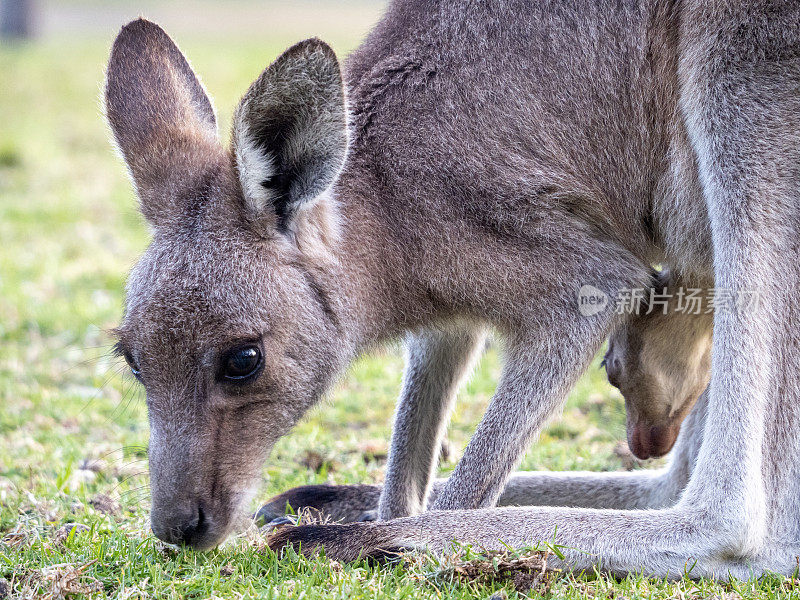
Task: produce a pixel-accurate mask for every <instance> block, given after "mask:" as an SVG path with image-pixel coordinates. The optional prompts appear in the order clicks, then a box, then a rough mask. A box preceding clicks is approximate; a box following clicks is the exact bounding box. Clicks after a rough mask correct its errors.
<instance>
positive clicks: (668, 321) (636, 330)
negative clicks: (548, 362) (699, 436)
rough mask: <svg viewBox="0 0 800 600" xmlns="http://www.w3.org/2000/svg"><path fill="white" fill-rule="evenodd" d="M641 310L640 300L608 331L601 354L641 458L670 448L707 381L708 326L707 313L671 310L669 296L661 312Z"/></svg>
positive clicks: (710, 325)
mask: <svg viewBox="0 0 800 600" xmlns="http://www.w3.org/2000/svg"><path fill="white" fill-rule="evenodd" d="M662 284H663V285H657V286H656V287H657V289H658V290H659V291H660V290H661V289H662V288H663V287H666V285H667V282H662ZM672 291H674V290H672ZM667 293H671V292H670V288H668V289H667ZM646 313H647V307H646V306H645V307H644V308H643V309H642V310H641V311H640V314H638V315H632V316H631V318H630V319H629V320H628V322H626V323H625V324H624V325H622V326H621V327H620V328H619V329H618V330H617V331H615V332H614V333H613V334H612V335H611V337H610V338H609V341H608V352H607V353H606V356H605V358H604V360H603V363H604V365H605V367H606V372H607V374H608V380H609V382H610V383H611V384H612V385H613V386H615V387H616V388H618V389H619V390H620V392H622V395H623V396H624V397H625V410H626V413H627V422H628V425H627V434H628V446H629V447H630V449H631V452H633V454H634V455H635V456H637V457H638V458H641V459H646V458H652V457H660V456H664V455H665V454H666V453H667V452H669V451H670V450H671V449H672V446H673V445H674V444H675V440H676V439H677V437H678V433H680V427H681V423H682V421H683V419H684V418H685V417H686V415H688V414H689V411H691V409H692V407H693V406H694V404H695V402H697V399H698V398H699V397H700V395H701V394H702V393H703V391H704V390H705V388H706V386H707V385H708V381H709V378H710V374H711V337H712V328H713V323H712V317H711V315H706V314H701V315H693V314H686V313H681V312H676V310H675V305H674V303H672V302H670V305H669V307H668V310H667V314H664V313H663V311H662V310H660V309H659V308H656V309H655V310H653V312H651V313H650V314H646Z"/></svg>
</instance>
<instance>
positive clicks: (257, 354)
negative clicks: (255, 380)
mask: <svg viewBox="0 0 800 600" xmlns="http://www.w3.org/2000/svg"><path fill="white" fill-rule="evenodd" d="M262 362H263V361H262V358H261V349H260V348H259V347H258V346H256V345H254V344H250V345H247V346H239V347H238V348H234V349H233V350H231V351H230V352H228V353H227V354H226V355H225V356H224V357H223V358H222V365H221V366H222V370H221V372H222V377H223V378H224V379H227V380H230V381H237V382H243V381H245V380H247V379H250V378H252V377H254V376H255V375H256V374H257V373H258V371H259V370H260V369H261V364H262Z"/></svg>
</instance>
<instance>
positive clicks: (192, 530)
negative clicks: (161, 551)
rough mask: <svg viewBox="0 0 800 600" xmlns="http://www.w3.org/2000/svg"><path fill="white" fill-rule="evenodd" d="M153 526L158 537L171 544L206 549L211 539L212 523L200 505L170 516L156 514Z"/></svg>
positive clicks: (152, 522) (152, 520) (153, 517)
mask: <svg viewBox="0 0 800 600" xmlns="http://www.w3.org/2000/svg"><path fill="white" fill-rule="evenodd" d="M151 526H152V529H153V533H155V534H156V537H158V538H159V539H161V540H163V541H165V542H167V543H170V544H186V545H188V546H195V547H198V548H204V547H206V545H207V541H208V538H209V535H208V534H209V531H210V522H209V520H208V518H207V515H206V513H205V512H204V511H203V507H202V506H201V505H200V504H199V503H195V504H193V505H191V506H190V507H187V508H185V509H184V510H180V511H175V512H172V513H171V514H169V515H158V516H157V514H156V513H155V512H154V513H153V516H152V519H151Z"/></svg>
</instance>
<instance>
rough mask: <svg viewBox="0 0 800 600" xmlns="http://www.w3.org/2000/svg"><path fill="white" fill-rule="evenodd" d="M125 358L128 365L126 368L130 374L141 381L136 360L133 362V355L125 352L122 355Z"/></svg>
mask: <svg viewBox="0 0 800 600" xmlns="http://www.w3.org/2000/svg"><path fill="white" fill-rule="evenodd" d="M123 356H124V357H125V362H126V363H128V367H129V368H130V370H131V374H132V375H133V376H134V377H136V379H138V380H139V381H141V380H142V373H141V371H140V370H139V365H138V364H136V360H134V358H133V355H132V354H131V353H130V352H125V353H124V354H123Z"/></svg>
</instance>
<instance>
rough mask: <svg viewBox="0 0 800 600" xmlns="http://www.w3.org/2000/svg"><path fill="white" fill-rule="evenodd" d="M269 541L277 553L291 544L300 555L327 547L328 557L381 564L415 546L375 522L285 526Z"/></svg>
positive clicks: (306, 554)
mask: <svg viewBox="0 0 800 600" xmlns="http://www.w3.org/2000/svg"><path fill="white" fill-rule="evenodd" d="M268 543H269V547H270V548H271V549H272V550H274V551H276V552H278V551H280V550H282V549H283V548H285V547H287V546H291V547H292V548H294V550H295V552H297V553H298V554H303V555H305V556H312V555H313V554H315V553H316V552H318V551H319V550H320V549H322V548H324V550H325V556H326V557H328V558H330V559H333V560H340V561H343V562H351V561H355V560H358V559H367V560H369V561H373V562H376V563H379V564H384V563H387V562H392V561H395V560H397V559H398V558H399V557H400V556H401V555H402V554H403V553H404V552H406V551H409V550H412V549H413V547H410V546H407V545H404V544H402V543H401V542H399V540H397V539H396V538H395V536H394V533H393V532H392V531H391V530H390V529H387V528H386V527H383V526H381V525H379V524H375V523H350V524H347V525H300V526H298V527H282V528H280V529H279V530H278V531H277V532H275V533H274V534H273V535H272V536H270V538H269V540H268Z"/></svg>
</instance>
